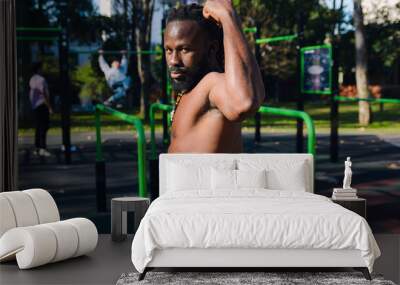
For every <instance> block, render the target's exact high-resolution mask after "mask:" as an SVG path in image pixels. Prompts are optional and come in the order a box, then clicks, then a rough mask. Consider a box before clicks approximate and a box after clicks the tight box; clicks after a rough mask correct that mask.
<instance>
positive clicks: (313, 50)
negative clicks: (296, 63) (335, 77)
mask: <svg viewBox="0 0 400 285" xmlns="http://www.w3.org/2000/svg"><path fill="white" fill-rule="evenodd" d="M300 56H301V92H302V93H305V94H332V46H331V45H319V46H310V47H303V48H302V49H301V50H300Z"/></svg>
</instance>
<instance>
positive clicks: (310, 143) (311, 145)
mask: <svg viewBox="0 0 400 285" xmlns="http://www.w3.org/2000/svg"><path fill="white" fill-rule="evenodd" d="M258 112H259V113H260V114H270V115H275V116H284V117H292V118H296V119H299V120H302V121H303V122H304V123H305V124H306V127H307V152H308V153H309V154H312V155H313V156H315V154H316V152H315V144H316V138H315V127H314V121H313V120H312V119H311V117H310V115H308V114H307V113H306V112H304V111H298V110H292V109H285V108H274V107H266V106H261V107H260V109H259V110H258Z"/></svg>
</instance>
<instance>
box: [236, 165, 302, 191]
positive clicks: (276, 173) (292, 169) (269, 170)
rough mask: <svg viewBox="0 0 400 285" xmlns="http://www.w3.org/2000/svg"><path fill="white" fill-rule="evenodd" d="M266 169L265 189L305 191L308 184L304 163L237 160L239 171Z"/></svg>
mask: <svg viewBox="0 0 400 285" xmlns="http://www.w3.org/2000/svg"><path fill="white" fill-rule="evenodd" d="M263 168H264V169H266V174H267V175H266V176H267V179H266V181H267V187H266V188H268V189H272V190H288V191H306V189H307V185H308V184H309V182H308V180H309V179H308V176H307V173H308V172H307V164H306V162H305V161H291V160H276V161H263V160H257V159H256V160H254V159H252V160H250V159H239V160H238V169H239V170H259V169H263Z"/></svg>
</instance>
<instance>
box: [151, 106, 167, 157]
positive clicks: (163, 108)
mask: <svg viewBox="0 0 400 285" xmlns="http://www.w3.org/2000/svg"><path fill="white" fill-rule="evenodd" d="M157 110H160V111H163V112H168V127H170V126H171V113H170V112H171V111H172V110H173V107H172V105H167V104H162V103H153V104H151V106H150V145H151V159H157V150H156V135H155V131H156V130H155V125H156V121H155V114H156V111H157Z"/></svg>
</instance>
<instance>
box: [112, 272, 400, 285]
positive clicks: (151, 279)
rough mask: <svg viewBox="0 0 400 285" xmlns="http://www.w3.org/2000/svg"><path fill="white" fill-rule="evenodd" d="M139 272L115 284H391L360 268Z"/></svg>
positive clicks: (127, 274) (391, 284)
mask: <svg viewBox="0 0 400 285" xmlns="http://www.w3.org/2000/svg"><path fill="white" fill-rule="evenodd" d="M138 276H139V273H124V274H122V275H121V277H120V278H119V279H118V281H117V284H116V285H134V284H140V285H146V284H157V285H163V284H171V285H186V284H213V285H218V284H221V285H239V284H240V285H246V284H267V285H270V284H271V285H272V284H273V285H278V284H279V285H297V284H318V285H319V284H321V285H322V284H324V285H336V284H337V285H346V284H349V285H350V284H351V285H353V284H355V285H358V284H368V285H370V284H374V285H375V284H376V285H378V284H379V285H395V283H393V282H392V281H388V280H384V279H383V277H382V276H380V275H372V281H368V280H366V279H365V278H364V276H363V275H362V273H360V272H154V271H150V272H148V273H147V274H146V277H145V279H144V280H142V281H138Z"/></svg>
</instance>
